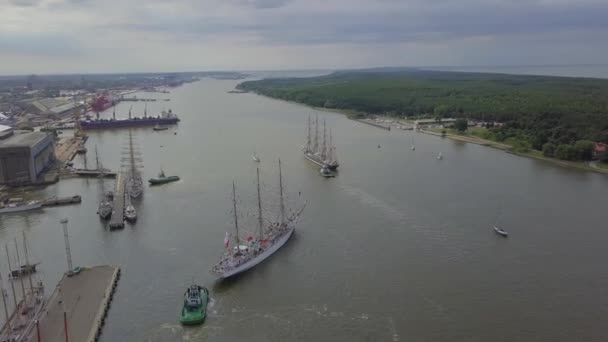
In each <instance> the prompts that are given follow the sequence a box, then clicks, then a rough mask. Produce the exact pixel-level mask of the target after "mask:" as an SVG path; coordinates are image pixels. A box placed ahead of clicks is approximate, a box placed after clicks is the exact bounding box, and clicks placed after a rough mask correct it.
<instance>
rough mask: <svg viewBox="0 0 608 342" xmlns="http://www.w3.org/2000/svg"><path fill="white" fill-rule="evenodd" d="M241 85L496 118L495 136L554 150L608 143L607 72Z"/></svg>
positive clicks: (356, 106)
mask: <svg viewBox="0 0 608 342" xmlns="http://www.w3.org/2000/svg"><path fill="white" fill-rule="evenodd" d="M238 88H239V89H243V90H248V91H253V92H255V93H259V94H261V95H266V96H270V97H274V98H279V99H284V100H288V101H295V102H299V103H303V104H307V105H311V106H315V107H325V108H334V109H347V110H354V111H358V112H362V113H369V114H385V115H392V116H400V117H410V118H411V117H432V118H433V117H434V118H444V117H459V118H466V119H469V120H479V121H485V122H494V121H496V122H500V123H503V125H500V127H498V126H495V127H490V128H489V130H490V131H491V133H492V136H493V138H494V139H495V140H497V141H505V140H508V139H511V140H513V139H516V140H517V141H518V142H520V143H522V144H524V145H525V146H529V147H530V148H533V149H536V150H539V151H542V150H543V146H544V145H545V144H547V143H550V144H551V145H548V146H549V147H548V149H551V147H552V146H556V147H555V148H554V149H553V151H551V154H550V155H552V156H553V155H555V156H558V154H559V156H564V157H566V156H568V157H571V158H569V159H578V158H579V157H578V156H580V155H582V154H581V153H574V152H572V151H567V152H564V151H563V150H564V148H565V147H561V149H559V148H558V147H559V146H560V145H564V146H569V147H571V148H572V149H575V148H576V147H575V144H576V142H577V141H580V140H589V141H600V142H606V143H608V80H603V79H591V78H570V77H549V76H524V75H506V74H485V73H462V72H443V71H423V70H417V69H398V70H384V69H372V70H365V71H345V72H336V73H333V74H330V75H326V76H319V77H312V78H289V79H264V80H260V81H248V82H243V83H241V84H239V86H238ZM581 144H582V143H581ZM579 145H580V144H579ZM579 147H581V146H579ZM558 150H559V151H558ZM546 152H547V153H549V151H546ZM558 152H559V153H558ZM547 155H549V154H547ZM574 155H576V157H572V156H574ZM584 155H585V156H586V154H584ZM559 156H558V157H559ZM564 159H566V158H564Z"/></svg>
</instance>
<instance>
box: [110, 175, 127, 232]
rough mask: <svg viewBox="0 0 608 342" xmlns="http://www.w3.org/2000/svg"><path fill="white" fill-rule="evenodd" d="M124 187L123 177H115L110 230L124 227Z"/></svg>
mask: <svg viewBox="0 0 608 342" xmlns="http://www.w3.org/2000/svg"><path fill="white" fill-rule="evenodd" d="M125 186H126V184H125V175H124V174H123V173H119V174H118V176H117V177H116V190H115V191H114V202H113V204H112V205H113V208H112V217H111V218H110V229H117V228H122V227H124V226H125Z"/></svg>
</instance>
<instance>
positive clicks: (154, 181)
mask: <svg viewBox="0 0 608 342" xmlns="http://www.w3.org/2000/svg"><path fill="white" fill-rule="evenodd" d="M178 180H179V176H166V175H165V171H163V169H160V172H159V173H158V177H155V178H150V179H148V182H149V183H150V185H160V184H165V183H170V182H176V181H178Z"/></svg>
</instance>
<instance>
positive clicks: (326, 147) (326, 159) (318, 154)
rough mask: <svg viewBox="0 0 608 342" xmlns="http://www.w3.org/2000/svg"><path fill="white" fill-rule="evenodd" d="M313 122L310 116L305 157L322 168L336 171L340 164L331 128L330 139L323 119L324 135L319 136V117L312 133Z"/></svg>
mask: <svg viewBox="0 0 608 342" xmlns="http://www.w3.org/2000/svg"><path fill="white" fill-rule="evenodd" d="M311 126H312V122H311V119H310V116H309V117H308V134H307V137H306V145H305V146H304V157H305V158H306V159H308V160H309V161H311V162H313V163H314V164H316V165H318V166H320V167H321V168H325V169H329V170H331V171H336V170H337V169H338V166H340V164H339V163H338V158H337V157H336V146H335V145H334V144H333V141H332V134H331V129H330V130H329V140H328V139H327V128H326V124H325V120H323V136H322V137H321V138H320V137H319V117H318V116H317V117H316V118H315V124H314V126H315V132H314V135H313V134H312V132H311V131H312V127H311Z"/></svg>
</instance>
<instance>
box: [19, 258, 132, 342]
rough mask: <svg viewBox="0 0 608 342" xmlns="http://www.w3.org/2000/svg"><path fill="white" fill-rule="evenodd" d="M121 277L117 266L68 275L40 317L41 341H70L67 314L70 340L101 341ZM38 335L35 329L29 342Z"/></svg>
mask: <svg viewBox="0 0 608 342" xmlns="http://www.w3.org/2000/svg"><path fill="white" fill-rule="evenodd" d="M119 278H120V268H119V267H116V266H96V267H90V268H83V269H82V271H80V273H77V274H74V275H72V276H71V277H68V276H67V275H64V276H63V278H62V279H61V280H60V281H59V284H57V287H56V288H55V291H54V292H53V294H52V295H51V297H50V298H49V300H48V302H47V305H46V307H45V309H44V311H43V312H42V313H41V314H40V316H39V322H40V323H39V327H40V338H41V340H42V341H45V342H64V341H66V338H65V325H64V315H65V317H66V318H67V331H68V337H69V340H70V341H82V342H94V341H97V339H98V338H99V335H100V334H101V329H102V326H103V323H104V322H105V316H106V314H107V311H108V308H109V305H110V302H111V300H112V297H113V294H114V290H115V289H116V284H117V283H118V279H119ZM64 313H65V314H64ZM36 334H37V333H36V329H33V331H32V332H31V333H30V334H29V338H28V339H27V341H29V342H35V341H37V336H36Z"/></svg>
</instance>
